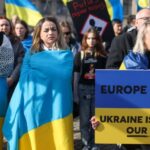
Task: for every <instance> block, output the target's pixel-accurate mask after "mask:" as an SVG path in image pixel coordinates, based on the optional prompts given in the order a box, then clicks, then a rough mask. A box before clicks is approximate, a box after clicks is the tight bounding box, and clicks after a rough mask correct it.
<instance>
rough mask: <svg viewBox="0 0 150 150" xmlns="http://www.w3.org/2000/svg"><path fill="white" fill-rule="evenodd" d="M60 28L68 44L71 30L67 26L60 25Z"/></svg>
mask: <svg viewBox="0 0 150 150" xmlns="http://www.w3.org/2000/svg"><path fill="white" fill-rule="evenodd" d="M61 30H62V33H63V35H64V38H65V41H66V43H67V44H69V42H70V38H71V31H70V29H69V28H68V27H62V28H61Z"/></svg>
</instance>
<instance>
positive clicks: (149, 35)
mask: <svg viewBox="0 0 150 150" xmlns="http://www.w3.org/2000/svg"><path fill="white" fill-rule="evenodd" d="M144 42H145V47H146V49H147V50H148V51H150V26H149V27H148V28H147V32H146V34H145V40H144Z"/></svg>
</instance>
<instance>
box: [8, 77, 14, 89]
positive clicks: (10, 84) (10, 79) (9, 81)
mask: <svg viewBox="0 0 150 150" xmlns="http://www.w3.org/2000/svg"><path fill="white" fill-rule="evenodd" d="M13 83H14V80H13V79H12V78H11V77H9V78H7V84H8V86H9V87H11V86H12V85H13Z"/></svg>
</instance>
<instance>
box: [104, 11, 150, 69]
mask: <svg viewBox="0 0 150 150" xmlns="http://www.w3.org/2000/svg"><path fill="white" fill-rule="evenodd" d="M147 20H150V9H149V8H145V9H142V10H140V11H139V12H138V13H137V14H136V20H135V29H133V30H131V31H130V32H126V33H124V34H122V35H119V36H117V37H115V38H114V39H113V41H112V43H111V47H110V53H109V55H108V59H107V63H106V68H107V69H119V67H120V65H121V63H122V60H123V58H124V56H125V55H127V54H128V52H129V50H131V49H133V47H134V44H135V41H136V37H137V32H138V30H139V29H140V27H141V25H142V24H143V23H144V22H145V21H147Z"/></svg>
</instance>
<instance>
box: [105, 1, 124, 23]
mask: <svg viewBox="0 0 150 150" xmlns="http://www.w3.org/2000/svg"><path fill="white" fill-rule="evenodd" d="M105 3H106V6H107V10H108V13H109V15H110V18H111V20H113V19H119V20H121V21H122V20H123V6H122V3H121V0H105Z"/></svg>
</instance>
